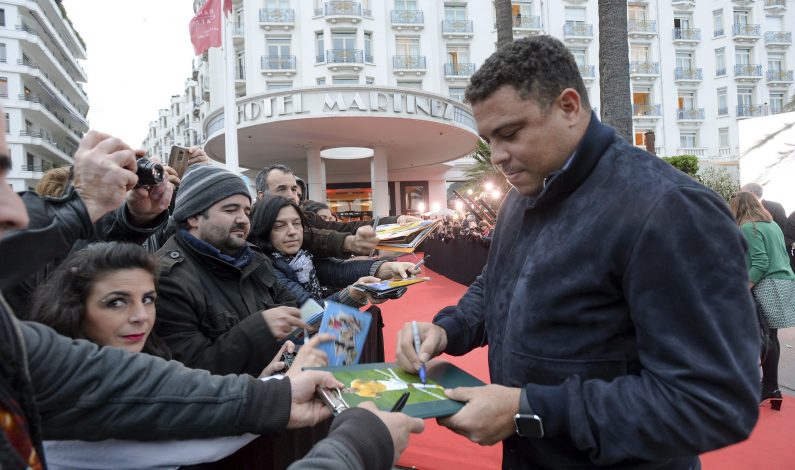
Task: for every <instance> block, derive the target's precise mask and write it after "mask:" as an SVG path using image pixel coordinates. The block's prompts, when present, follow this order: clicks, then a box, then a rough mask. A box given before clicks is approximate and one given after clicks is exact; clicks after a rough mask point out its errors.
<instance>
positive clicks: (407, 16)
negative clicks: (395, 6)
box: [391, 10, 425, 24]
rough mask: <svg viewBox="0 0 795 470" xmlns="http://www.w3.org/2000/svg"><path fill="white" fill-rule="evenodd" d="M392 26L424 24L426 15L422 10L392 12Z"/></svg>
mask: <svg viewBox="0 0 795 470" xmlns="http://www.w3.org/2000/svg"><path fill="white" fill-rule="evenodd" d="M391 17H392V24H423V23H425V15H424V14H423V13H422V10H392V14H391Z"/></svg>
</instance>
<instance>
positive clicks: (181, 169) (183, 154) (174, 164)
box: [168, 145, 190, 179]
mask: <svg viewBox="0 0 795 470" xmlns="http://www.w3.org/2000/svg"><path fill="white" fill-rule="evenodd" d="M189 159H190V154H189V153H188V149H187V148H185V147H180V146H179V145H172V146H171V153H170V154H169V155H168V166H170V167H171V168H173V169H174V171H176V172H177V176H178V177H179V178H180V179H182V176H183V175H184V174H185V170H187V168H188V160H189Z"/></svg>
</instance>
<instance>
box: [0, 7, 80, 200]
mask: <svg viewBox="0 0 795 470" xmlns="http://www.w3.org/2000/svg"><path fill="white" fill-rule="evenodd" d="M85 58H86V49H85V44H83V41H82V39H81V38H80V37H79V36H78V34H77V32H76V31H75V30H74V28H73V27H72V25H71V23H70V22H69V20H68V18H67V17H66V13H65V10H63V8H62V6H61V4H60V2H55V1H54V0H6V1H2V2H0V104H2V107H3V110H4V113H5V116H4V119H5V129H6V142H7V143H8V148H9V152H10V156H11V160H12V164H13V168H12V170H11V172H10V173H9V175H8V181H9V183H10V184H11V185H12V186H13V188H14V190H16V191H24V190H30V189H34V188H35V186H36V183H37V182H38V180H39V179H41V177H42V175H43V173H44V172H45V171H47V170H49V169H50V168H54V167H58V166H63V165H71V164H73V163H74V153H75V151H76V150H77V148H78V146H79V143H80V139H81V138H82V137H83V134H84V133H85V132H86V131H87V130H88V123H87V121H86V113H87V112H88V96H87V95H86V93H85V92H84V91H83V88H82V84H83V83H85V82H86V81H87V77H86V73H85V71H84V70H83V69H82V67H81V66H80V64H79V63H78V59H85Z"/></svg>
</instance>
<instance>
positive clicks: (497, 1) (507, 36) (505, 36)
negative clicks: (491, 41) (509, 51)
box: [494, 0, 513, 49]
mask: <svg viewBox="0 0 795 470" xmlns="http://www.w3.org/2000/svg"><path fill="white" fill-rule="evenodd" d="M494 10H495V12H496V16H497V49H499V48H501V47H503V46H505V45H507V44H510V43H512V42H513V17H512V16H513V15H512V13H511V12H512V10H511V0H494Z"/></svg>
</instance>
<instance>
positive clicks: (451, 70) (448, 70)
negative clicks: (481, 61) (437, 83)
mask: <svg viewBox="0 0 795 470" xmlns="http://www.w3.org/2000/svg"><path fill="white" fill-rule="evenodd" d="M473 73H475V64H464V63H460V62H459V63H447V64H444V74H445V75H449V76H456V77H469V76H471V75H472V74H473Z"/></svg>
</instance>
